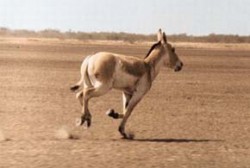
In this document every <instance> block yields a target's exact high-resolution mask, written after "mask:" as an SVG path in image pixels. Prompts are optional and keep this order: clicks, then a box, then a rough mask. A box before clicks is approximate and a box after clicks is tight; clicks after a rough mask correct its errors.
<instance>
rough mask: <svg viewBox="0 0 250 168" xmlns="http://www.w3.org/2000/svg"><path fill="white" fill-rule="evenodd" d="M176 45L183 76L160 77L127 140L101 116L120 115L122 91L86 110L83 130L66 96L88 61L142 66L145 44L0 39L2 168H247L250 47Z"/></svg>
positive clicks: (75, 105)
mask: <svg viewBox="0 0 250 168" xmlns="http://www.w3.org/2000/svg"><path fill="white" fill-rule="evenodd" d="M175 45H176V52H177V53H178V55H179V56H180V58H181V60H182V61H183V62H184V65H185V66H184V68H183V70H182V71H181V72H178V73H175V72H173V71H172V70H170V69H167V68H163V69H162V71H161V74H160V75H159V76H158V77H157V79H156V80H155V82H154V83H153V87H152V89H151V90H150V92H149V93H148V94H147V95H146V96H145V97H144V99H143V100H142V101H141V102H140V104H138V106H137V107H136V108H135V110H134V112H133V114H132V116H131V118H130V119H129V121H128V124H127V127H126V129H127V130H128V131H129V132H130V133H133V134H134V139H133V140H124V139H121V136H120V135H119V133H118V131H117V129H118V125H119V121H117V120H112V119H111V118H109V117H107V116H106V115H105V112H106V111H107V110H108V109H109V108H114V109H115V110H116V111H121V109H122V96H121V92H120V91H116V90H112V91H111V92H109V93H108V94H106V95H104V96H102V97H98V98H94V99H92V100H91V101H90V111H91V113H92V126H91V128H89V129H84V128H82V127H76V126H75V120H76V119H77V118H78V117H80V114H81V107H80V104H79V102H78V101H77V100H76V99H75V94H74V93H72V92H70V90H69V87H70V85H72V84H74V83H75V82H76V81H78V79H79V77H80V76H79V75H80V72H79V68H80V64H81V61H82V60H83V59H84V57H85V56H87V55H88V54H93V53H95V52H98V51H110V52H116V53H121V54H127V55H134V56H137V57H141V58H142V57H143V56H144V55H145V54H146V53H147V51H148V49H149V48H150V45H149V44H126V43H121V42H117V43H116V42H113V43H107V42H100V43H95V42H81V41H74V40H56V39H26V38H17V39H11V38H2V39H0V167H1V168H80V167H81V168H82V167H86V168H91V167H93V168H99V167H100V168H103V167H107V168H108V167H109V168H112V167H115V168H123V167H128V168H139V167H143V168H153V167H157V168H163V167H168V168H178V167H183V168H249V167H250V48H249V49H246V48H244V49H241V48H240V47H238V48H234V45H233V44H232V45H225V46H224V47H222V48H220V47H219V48H218V47H216V48H213V47H207V48H206V46H203V47H195V46H196V45H193V47H190V46H187V47H185V46H183V45H182V46H178V44H175ZM215 46H216V44H215Z"/></svg>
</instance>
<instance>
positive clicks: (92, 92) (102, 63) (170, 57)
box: [71, 30, 183, 138]
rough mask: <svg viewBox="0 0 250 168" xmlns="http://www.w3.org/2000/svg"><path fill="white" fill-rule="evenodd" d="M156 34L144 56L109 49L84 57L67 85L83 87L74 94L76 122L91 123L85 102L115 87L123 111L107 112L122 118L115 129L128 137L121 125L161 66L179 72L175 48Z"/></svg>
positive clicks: (149, 86) (159, 33)
mask: <svg viewBox="0 0 250 168" xmlns="http://www.w3.org/2000/svg"><path fill="white" fill-rule="evenodd" d="M157 37H158V42H157V43H156V44H154V45H153V46H152V47H151V49H150V50H149V52H148V54H147V55H146V57H145V58H144V59H139V58H136V57H131V56H125V55H120V54H115V53H109V52H99V53H96V54H94V55H90V56H88V57H86V58H85V60H84V61H83V63H82V66H81V79H80V81H79V82H78V83H76V84H75V85H73V86H72V87H71V90H72V91H75V90H77V89H78V88H79V87H80V86H81V85H82V86H83V89H82V90H81V91H80V92H78V93H77V98H78V99H79V101H80V103H81V105H82V106H83V108H82V116H81V119H80V121H79V123H78V125H83V124H84V122H85V121H86V122H87V126H88V127H89V126H90V125H91V114H90V112H89V109H88V102H89V100H90V99H91V98H92V97H98V96H101V95H104V94H105V93H107V92H108V91H110V90H111V89H112V88H114V89H118V90H121V91H122V92H123V113H117V112H115V111H114V110H113V109H110V110H109V111H108V112H107V115H108V116H110V117H112V118H114V119H122V121H121V123H120V126H119V132H120V133H121V135H122V136H123V137H124V138H129V136H128V135H127V134H126V133H125V124H126V122H127V120H128V118H129V116H130V114H131V113H132V111H133V109H134V107H135V106H136V105H137V104H138V103H139V102H140V100H141V99H142V98H143V96H144V95H145V94H146V93H147V92H148V91H149V89H150V88H151V85H152V82H153V81H154V79H155V78H156V76H157V75H158V74H159V72H160V69H161V67H162V66H164V65H165V66H168V67H170V68H172V69H174V70H175V71H180V70H181V69H182V66H183V63H182V62H181V61H180V59H179V58H178V56H177V54H176V53H175V49H174V48H173V47H172V46H171V44H169V43H168V42H167V38H166V35H165V33H162V32H161V30H159V32H158V34H157Z"/></svg>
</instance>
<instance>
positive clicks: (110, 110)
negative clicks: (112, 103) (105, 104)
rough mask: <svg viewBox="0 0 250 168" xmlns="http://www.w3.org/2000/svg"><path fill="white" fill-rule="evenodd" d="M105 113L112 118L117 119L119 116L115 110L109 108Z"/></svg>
mask: <svg viewBox="0 0 250 168" xmlns="http://www.w3.org/2000/svg"><path fill="white" fill-rule="evenodd" d="M106 115H107V116H109V117H112V118H114V119H118V118H119V113H117V112H115V110H114V109H109V110H108V111H107V112H106Z"/></svg>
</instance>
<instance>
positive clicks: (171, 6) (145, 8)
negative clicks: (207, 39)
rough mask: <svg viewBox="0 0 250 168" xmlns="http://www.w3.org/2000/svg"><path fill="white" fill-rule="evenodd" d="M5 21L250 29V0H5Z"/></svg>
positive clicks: (176, 30)
mask: <svg viewBox="0 0 250 168" xmlns="http://www.w3.org/2000/svg"><path fill="white" fill-rule="evenodd" d="M0 27H6V28H10V29H28V30H36V31H39V30H44V29H47V28H51V29H57V30H60V31H69V30H70V31H82V32H129V33H140V34H152V33H155V32H156V31H157V30H158V29H159V28H162V29H163V30H164V31H165V32H166V33H167V34H180V33H186V34H189V35H208V34H210V33H216V34H239V35H250V0H0Z"/></svg>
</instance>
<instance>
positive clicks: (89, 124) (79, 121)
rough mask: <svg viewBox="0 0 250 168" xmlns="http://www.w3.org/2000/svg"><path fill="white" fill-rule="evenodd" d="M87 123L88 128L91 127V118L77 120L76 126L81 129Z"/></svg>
mask: <svg viewBox="0 0 250 168" xmlns="http://www.w3.org/2000/svg"><path fill="white" fill-rule="evenodd" d="M85 121H86V123H87V128H88V127H90V126H91V118H85V117H81V118H78V119H76V126H77V127H80V126H82V125H83V124H84V123H85Z"/></svg>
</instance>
